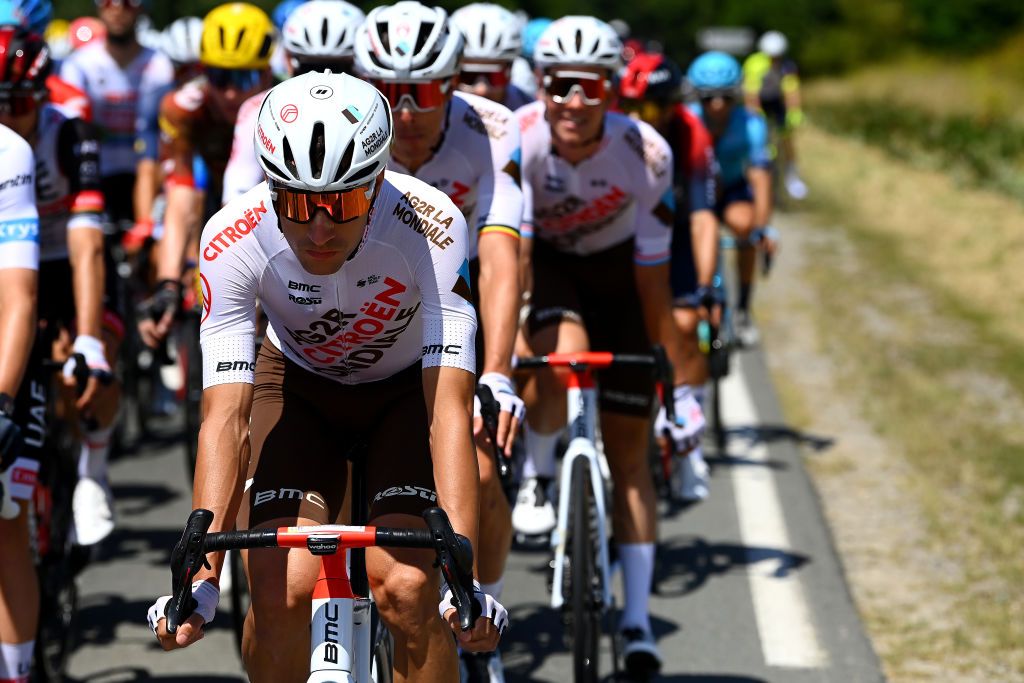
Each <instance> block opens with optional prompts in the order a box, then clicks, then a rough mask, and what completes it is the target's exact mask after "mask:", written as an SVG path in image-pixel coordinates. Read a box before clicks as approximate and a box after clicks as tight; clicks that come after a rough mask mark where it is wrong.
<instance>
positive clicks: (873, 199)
mask: <svg viewBox="0 0 1024 683" xmlns="http://www.w3.org/2000/svg"><path fill="white" fill-rule="evenodd" d="M1004 57H1005V50H1004V52H1002V53H999V54H997V55H994V56H993V57H991V58H990V61H989V64H990V68H989V69H988V71H986V73H987V74H989V76H988V78H989V79H990V85H991V84H992V83H997V84H998V86H993V87H997V89H998V90H999V91H1000V92H1001V94H1000V97H1001V98H1002V99H1001V100H1000V101H1002V102H1005V103H1014V104H1013V106H1011V105H1010V104H1007V105H1005V107H1006V108H1005V109H1002V107H1003V106H1004V105H998V106H997V105H995V104H993V102H994V101H995V100H992V99H985V98H984V97H978V98H977V99H974V100H972V99H971V93H972V92H974V93H977V92H979V89H981V90H984V87H983V86H984V84H980V83H979V82H977V80H976V79H975V78H974V74H977V73H978V71H977V69H978V68H979V64H983V63H985V62H984V60H978V61H976V62H973V63H965V64H961V65H959V66H948V65H945V66H944V65H941V64H939V63H938V62H922V61H915V62H912V63H909V64H902V65H898V66H891V67H884V68H883V67H879V68H876V69H874V70H871V71H869V72H867V73H865V74H858V75H854V76H852V77H850V78H849V79H842V80H833V81H829V82H823V83H819V84H816V85H814V86H812V87H811V88H809V92H808V98H807V99H808V102H809V104H808V110H809V113H810V117H811V119H812V121H813V125H811V126H808V127H807V128H806V129H805V130H803V131H801V138H800V147H801V160H802V166H803V170H804V174H805V177H806V178H807V179H808V181H809V183H810V186H811V191H812V199H811V200H810V201H809V202H808V204H807V206H806V207H805V208H806V209H807V211H808V215H807V216H805V217H803V218H804V219H805V220H802V221H800V222H802V223H805V224H806V225H805V227H804V228H803V229H802V230H803V232H804V233H805V234H804V238H805V239H802V242H803V247H802V248H803V250H804V251H805V253H804V254H803V258H802V259H801V266H800V270H801V272H800V273H799V276H798V277H799V278H800V281H801V285H802V286H804V287H806V292H805V294H804V296H805V298H807V302H806V305H805V306H804V308H803V314H804V315H809V316H810V319H812V320H813V323H812V324H813V327H814V334H813V335H812V338H813V339H814V340H816V341H814V342H813V344H814V346H815V348H813V349H809V353H817V354H823V355H825V356H826V357H827V358H828V359H829V360H830V370H829V372H830V373H832V374H833V377H832V380H833V381H832V384H831V385H830V386H828V387H819V388H818V390H817V391H820V392H824V393H823V394H822V395H814V390H813V389H808V386H806V385H801V384H799V382H798V379H797V378H796V374H799V373H796V374H795V375H794V376H793V377H787V375H786V371H785V369H780V368H776V380H777V382H779V383H780V384H781V385H782V386H781V393H782V395H783V396H784V398H785V400H786V402H787V404H788V405H787V414H789V415H791V416H795V418H796V419H797V420H798V421H799V422H801V423H802V424H801V425H799V426H803V427H805V428H809V429H813V428H814V427H815V423H816V413H820V412H821V410H822V409H821V408H820V407H819V408H815V406H824V405H826V402H828V401H829V400H848V401H852V402H853V404H854V405H855V407H856V411H857V413H858V418H859V419H862V420H863V421H864V422H865V423H866V425H867V426H869V427H870V428H871V429H872V431H873V432H874V434H875V435H877V436H878V437H879V438H880V439H881V443H882V444H883V445H884V448H880V449H879V450H884V452H885V453H886V458H885V459H876V460H871V462H872V463H873V465H872V467H873V468H875V469H877V470H879V471H875V472H872V473H870V476H869V477H867V478H864V477H860V476H859V475H858V476H853V475H852V473H853V472H854V470H856V469H857V467H858V466H859V465H862V463H858V461H857V454H856V453H849V452H847V453H843V451H842V447H843V442H844V436H843V435H842V434H832V435H830V436H835V437H837V444H838V447H837V452H838V454H836V455H830V454H827V453H826V454H825V455H823V456H820V457H815V458H813V459H812V465H811V469H812V471H813V472H814V473H815V476H816V478H817V479H818V481H819V488H820V489H821V490H822V491H823V498H824V499H825V505H826V508H830V509H833V510H835V514H834V515H832V514H830V518H831V519H832V521H833V523H838V524H839V526H840V527H843V526H844V525H846V526H851V525H852V527H859V528H837V529H836V536H837V542H838V545H839V547H840V551H841V552H842V553H843V555H844V560H845V562H846V564H847V566H848V568H850V567H853V568H854V570H852V571H851V579H852V582H853V584H854V585H853V589H854V595H855V597H856V599H857V602H858V606H859V608H860V609H861V612H862V614H863V615H864V618H865V622H866V624H867V627H868V630H869V632H870V634H871V636H872V639H873V640H874V642H875V645H876V648H877V650H878V652H879V654H880V656H881V657H882V659H883V662H884V664H885V667H886V672H887V674H888V675H889V676H890V678H891V680H893V681H897V682H899V681H918V680H936V681H939V680H941V681H946V680H957V681H966V680H979V681H982V680H984V681H995V680H998V681H1010V680H1024V650H1022V649H1021V647H1020V644H1021V643H1022V642H1024V593H1022V591H1021V589H1020V587H1021V586H1024V562H1022V551H1021V548H1024V457H1022V453H1024V419H1022V418H1024V353H1022V351H1021V349H1022V348H1024V315H1022V314H1021V312H1022V305H1024V278H1022V277H1021V273H1022V272H1024V210H1022V209H1024V205H1022V200H1024V172H1022V171H1024V169H1022V157H1024V121H1021V120H1020V119H1019V118H1018V117H1019V112H1021V111H1024V108H1021V107H1018V106H1016V104H1015V103H1024V78H1022V76H1021V75H1020V74H1021V73H1024V72H1019V66H1018V67H1017V68H1018V74H1016V75H1013V76H1012V77H1011V76H1009V75H1004V74H1003V72H1001V70H1000V69H1001V64H1003V62H1002V61H1001V60H1002V59H1003V58H1004ZM1020 63H1021V62H1018V65H1019V64H1020ZM940 76H941V77H940ZM972 88H973V90H972ZM915 93H919V94H921V96H920V97H916V98H915ZM806 226H813V227H806ZM783 257H784V256H783ZM763 305H764V306H765V307H768V306H771V307H772V308H778V309H779V310H778V311H777V312H772V313H771V317H773V318H778V320H779V325H780V326H781V327H780V329H782V330H785V329H786V320H785V319H784V316H785V315H787V314H788V311H787V309H786V306H787V304H783V303H781V302H776V301H772V302H768V303H765V304H763ZM768 343H769V344H771V345H773V347H774V346H777V345H783V344H784V345H788V344H792V343H798V344H799V343H811V342H808V341H806V340H805V341H804V342H801V341H799V340H796V341H795V342H794V340H793V339H771V338H769V340H768ZM780 370H781V371H780ZM829 392H832V393H833V396H835V398H834V399H830V396H829V395H828V394H829ZM855 440H856V437H855V436H854V435H852V434H851V435H847V438H846V441H847V442H848V443H849V442H854V441H855ZM867 455H868V454H862V457H864V458H867ZM844 477H848V479H847V482H846V483H847V486H845V487H844V486H843V485H842V484H843V479H844ZM858 481H859V482H860V483H861V484H862V485H861V486H860V487H858V486H857V482H858ZM864 482H872V483H869V484H867V485H864ZM893 487H896V490H895V491H894V490H893ZM865 489H866V490H865ZM875 492H877V494H878V495H877V496H875V495H873V493H875ZM836 496H838V497H845V498H846V499H847V501H850V502H853V504H854V506H855V509H857V510H860V511H861V514H846V515H844V514H842V512H841V509H842V507H843V501H841V500H833V498H834V497H836ZM887 501H888V503H887ZM887 504H891V506H892V507H893V509H894V510H899V511H900V512H899V515H897V516H895V517H891V518H888V519H886V518H885V511H884V510H878V511H873V509H872V506H879V505H887ZM900 515H902V516H903V517H908V516H913V517H914V518H915V519H912V520H911V519H901V517H900ZM880 520H886V521H884V522H881V523H880ZM904 522H906V523H904ZM908 526H910V527H914V529H913V531H912V532H910V531H908V530H907V528H905V527H908ZM844 539H852V540H851V542H849V543H846V542H845V541H844ZM844 544H845V546H846V547H844ZM908 546H909V547H908Z"/></svg>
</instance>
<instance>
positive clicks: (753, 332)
mask: <svg viewBox="0 0 1024 683" xmlns="http://www.w3.org/2000/svg"><path fill="white" fill-rule="evenodd" d="M736 340H737V341H738V342H739V343H740V346H742V347H743V348H750V347H752V346H757V344H758V342H760V341H761V331H760V330H758V329H757V325H756V324H754V318H753V317H751V315H750V311H737V312H736Z"/></svg>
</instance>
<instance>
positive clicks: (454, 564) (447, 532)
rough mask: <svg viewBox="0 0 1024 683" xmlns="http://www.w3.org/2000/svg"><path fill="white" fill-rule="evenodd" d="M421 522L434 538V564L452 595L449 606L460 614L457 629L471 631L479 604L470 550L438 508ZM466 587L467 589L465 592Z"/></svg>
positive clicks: (466, 542) (432, 510)
mask: <svg viewBox="0 0 1024 683" xmlns="http://www.w3.org/2000/svg"><path fill="white" fill-rule="evenodd" d="M423 519H424V520H425V521H426V523H427V528H429V529H430V533H431V534H432V535H433V536H434V549H435V550H436V551H437V564H436V566H440V568H441V574H442V576H444V580H445V582H446V583H447V584H448V587H449V588H450V589H451V591H452V603H453V606H454V607H455V609H456V611H457V612H458V613H459V627H460V628H461V629H462V630H463V631H469V630H471V629H472V628H473V624H475V623H476V620H477V618H478V617H479V616H480V603H478V602H477V601H476V600H475V599H474V598H473V546H472V545H471V544H470V542H469V539H467V538H466V537H465V536H460V535H458V534H456V533H455V530H454V529H452V525H451V522H450V521H448V515H447V514H445V511H444V510H442V509H441V508H438V507H432V508H427V509H426V510H424V511H423ZM467 586H468V589H467Z"/></svg>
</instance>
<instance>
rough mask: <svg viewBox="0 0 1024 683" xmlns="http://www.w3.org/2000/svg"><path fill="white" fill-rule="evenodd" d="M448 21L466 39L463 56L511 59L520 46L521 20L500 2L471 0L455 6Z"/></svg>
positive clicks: (521, 41) (515, 55)
mask: <svg viewBox="0 0 1024 683" xmlns="http://www.w3.org/2000/svg"><path fill="white" fill-rule="evenodd" d="M451 23H452V24H454V25H455V26H456V27H457V28H458V29H459V30H460V31H461V32H462V37H463V38H464V39H465V41H466V47H465V50H464V51H463V56H464V57H465V58H466V59H500V60H505V61H512V60H513V59H515V58H516V57H518V56H519V51H520V50H521V49H522V47H523V26H522V22H521V21H520V20H519V17H517V16H516V15H514V14H512V13H511V12H509V11H508V10H507V9H505V8H504V7H502V6H501V5H495V4H493V3H490V2H474V3H473V4H471V5H466V6H465V7H461V8H459V9H457V10H455V12H453V13H452V18H451Z"/></svg>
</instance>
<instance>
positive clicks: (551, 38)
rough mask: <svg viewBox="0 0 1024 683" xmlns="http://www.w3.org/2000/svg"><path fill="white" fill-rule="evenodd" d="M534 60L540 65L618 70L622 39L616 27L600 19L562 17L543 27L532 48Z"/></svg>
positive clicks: (620, 60)
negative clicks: (535, 44)
mask: <svg viewBox="0 0 1024 683" xmlns="http://www.w3.org/2000/svg"><path fill="white" fill-rule="evenodd" d="M533 61H534V64H536V65H537V66H538V67H539V68H541V69H548V68H551V67H555V66H584V67H586V66H594V67H603V68H605V69H609V70H611V71H618V69H619V68H621V66H622V41H621V40H619V36H618V34H617V33H615V29H613V28H612V27H611V26H609V25H608V24H606V23H605V22H603V21H601V20H600V19H597V18H595V17H582V16H568V17H562V18H561V19H558V20H556V21H554V22H552V23H551V25H550V26H548V27H547V28H546V29H544V33H542V34H541V36H540V38H539V39H538V40H537V46H536V47H535V48H534V50H533Z"/></svg>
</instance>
